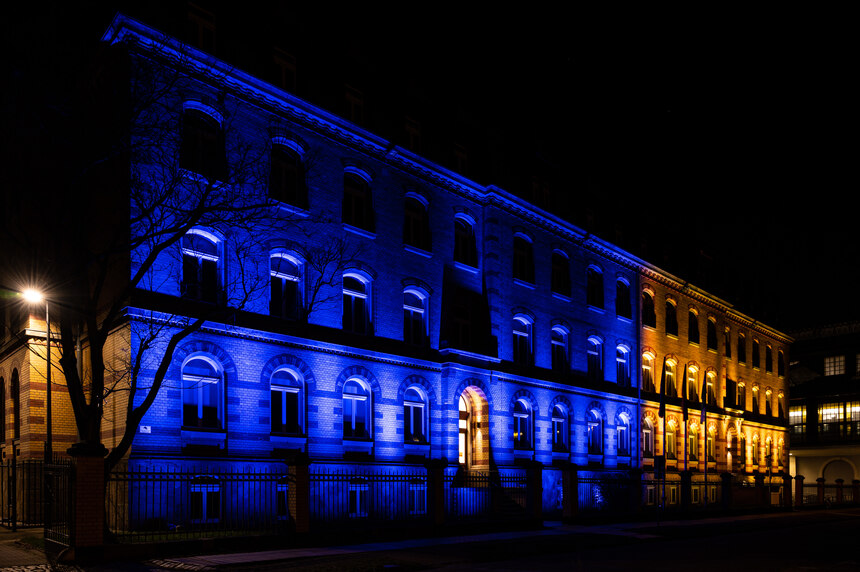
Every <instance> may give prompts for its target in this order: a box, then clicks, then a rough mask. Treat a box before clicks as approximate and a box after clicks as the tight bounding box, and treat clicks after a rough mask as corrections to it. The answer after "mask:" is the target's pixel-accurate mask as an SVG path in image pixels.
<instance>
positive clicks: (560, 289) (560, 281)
mask: <svg viewBox="0 0 860 572" xmlns="http://www.w3.org/2000/svg"><path fill="white" fill-rule="evenodd" d="M550 284H551V287H552V291H553V292H555V293H556V294H561V295H562V296H567V297H570V260H569V259H568V258H567V255H566V254H564V253H563V252H561V251H559V250H554V251H553V253H552V276H551V279H550Z"/></svg>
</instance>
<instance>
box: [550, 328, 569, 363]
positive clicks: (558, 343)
mask: <svg viewBox="0 0 860 572" xmlns="http://www.w3.org/2000/svg"><path fill="white" fill-rule="evenodd" d="M569 339H570V337H569V335H568V332H567V330H566V329H565V328H563V327H561V326H555V327H554V328H553V329H552V334H551V344H552V369H553V370H554V371H559V372H566V371H567V370H568V369H569V367H570V365H569V364H570V361H569V358H568V356H569V355H570V346H569V345H568V340H569Z"/></svg>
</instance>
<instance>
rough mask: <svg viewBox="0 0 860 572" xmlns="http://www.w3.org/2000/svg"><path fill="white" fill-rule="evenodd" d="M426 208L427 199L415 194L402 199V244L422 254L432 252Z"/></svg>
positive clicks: (427, 210) (428, 214)
mask: <svg viewBox="0 0 860 572" xmlns="http://www.w3.org/2000/svg"><path fill="white" fill-rule="evenodd" d="M428 207H429V205H428V203H427V199H425V198H424V197H422V196H421V195H418V194H415V193H409V194H407V195H406V196H405V197H404V199H403V244H404V245H406V246H409V247H412V248H417V249H419V250H423V251H424V252H431V251H432V236H431V234H430V213H429V209H428Z"/></svg>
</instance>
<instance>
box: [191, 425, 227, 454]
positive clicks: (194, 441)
mask: <svg viewBox="0 0 860 572" xmlns="http://www.w3.org/2000/svg"><path fill="white" fill-rule="evenodd" d="M181 440H182V446H183V447H185V446H187V445H209V446H216V447H219V448H221V449H223V448H225V447H226V446H227V431H225V430H224V429H198V428H196V427H183V428H182V430H181Z"/></svg>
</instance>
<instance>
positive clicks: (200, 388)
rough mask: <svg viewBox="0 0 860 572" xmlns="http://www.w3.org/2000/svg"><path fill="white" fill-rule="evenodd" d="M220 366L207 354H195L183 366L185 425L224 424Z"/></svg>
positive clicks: (205, 425)
mask: <svg viewBox="0 0 860 572" xmlns="http://www.w3.org/2000/svg"><path fill="white" fill-rule="evenodd" d="M222 392H223V384H222V374H221V367H220V364H218V363H217V362H216V361H215V360H213V359H211V358H209V357H207V356H202V355H198V356H194V357H192V358H191V359H189V360H188V361H187V362H186V363H185V364H184V365H183V366H182V426H183V427H189V428H199V429H221V428H222V427H223V425H222V423H223V417H224V415H223V408H224V405H223V394H222Z"/></svg>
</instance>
